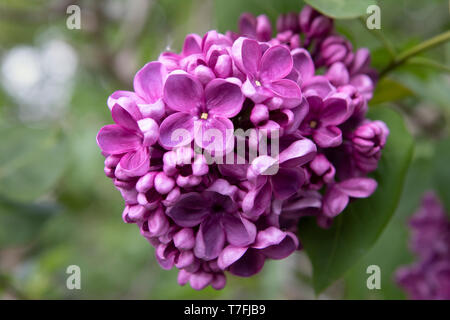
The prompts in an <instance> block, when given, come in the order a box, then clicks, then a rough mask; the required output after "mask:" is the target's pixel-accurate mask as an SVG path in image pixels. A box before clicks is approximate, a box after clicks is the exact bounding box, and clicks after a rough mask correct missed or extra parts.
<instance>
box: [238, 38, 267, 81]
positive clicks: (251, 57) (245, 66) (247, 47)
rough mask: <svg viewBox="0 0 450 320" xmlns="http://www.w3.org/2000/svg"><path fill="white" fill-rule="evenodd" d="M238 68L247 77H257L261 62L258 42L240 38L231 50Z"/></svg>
mask: <svg viewBox="0 0 450 320" xmlns="http://www.w3.org/2000/svg"><path fill="white" fill-rule="evenodd" d="M231 52H232V56H233V60H234V62H235V64H236V66H237V67H238V68H239V69H240V70H241V71H242V72H243V73H244V74H246V75H249V76H251V77H253V78H254V77H256V75H257V73H258V69H259V62H260V60H261V49H260V47H259V44H258V41H256V40H252V39H248V38H244V37H240V38H238V39H237V40H236V41H235V42H234V43H233V47H232V48H231Z"/></svg>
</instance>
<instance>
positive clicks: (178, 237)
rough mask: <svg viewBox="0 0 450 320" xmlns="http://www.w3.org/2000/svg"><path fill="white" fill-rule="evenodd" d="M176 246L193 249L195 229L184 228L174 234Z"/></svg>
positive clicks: (182, 248)
mask: <svg viewBox="0 0 450 320" xmlns="http://www.w3.org/2000/svg"><path fill="white" fill-rule="evenodd" d="M173 243H174V245H175V247H177V248H178V249H181V250H191V249H192V248H194V245H195V236H194V231H193V230H192V229H191V228H183V229H181V230H180V231H178V232H177V233H176V234H175V235H174V236H173Z"/></svg>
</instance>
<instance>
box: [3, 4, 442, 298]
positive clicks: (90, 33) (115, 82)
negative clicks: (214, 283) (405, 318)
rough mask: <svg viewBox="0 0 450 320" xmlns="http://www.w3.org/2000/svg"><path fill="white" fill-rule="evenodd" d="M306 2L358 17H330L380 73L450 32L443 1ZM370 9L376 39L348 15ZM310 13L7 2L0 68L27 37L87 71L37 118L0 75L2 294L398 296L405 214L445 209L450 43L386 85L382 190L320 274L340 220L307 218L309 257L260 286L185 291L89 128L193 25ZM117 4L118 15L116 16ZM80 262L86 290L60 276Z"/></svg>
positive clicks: (274, 269)
mask: <svg viewBox="0 0 450 320" xmlns="http://www.w3.org/2000/svg"><path fill="white" fill-rule="evenodd" d="M132 2H135V4H134V6H133V4H132ZM136 2H137V3H138V4H139V3H141V4H142V5H143V6H144V8H145V10H141V11H143V12H139V10H136V8H138V9H139V6H138V7H136V6H137V5H136ZM307 2H308V3H311V4H313V5H317V6H318V9H319V10H321V11H323V12H324V13H327V14H330V15H333V16H335V17H338V18H352V19H339V20H336V27H337V30H338V31H339V32H341V33H343V34H345V35H346V36H347V37H348V38H349V39H350V40H351V41H352V43H353V45H354V47H355V48H358V47H363V46H365V47H368V48H369V49H370V50H371V51H372V61H373V65H374V66H375V67H376V68H377V69H378V70H382V69H383V68H384V67H386V66H387V65H388V64H389V62H390V61H391V60H392V59H393V58H395V56H396V55H398V54H399V53H401V52H404V51H405V50H408V49H410V48H413V47H414V46H415V45H417V44H418V43H420V42H421V41H423V40H425V39H428V38H431V37H432V36H434V35H436V34H439V33H442V32H445V31H448V30H449V29H450V19H449V14H450V13H449V3H448V1H446V0H441V1H439V0H431V1H415V0H397V1H388V0H380V1H371V0H365V1H358V6H354V5H353V4H352V3H354V2H355V1H349V0H333V1H317V2H316V1H307ZM374 2H376V3H378V5H379V6H380V7H381V24H382V28H381V30H380V31H375V32H373V31H370V30H368V29H367V28H366V27H365V25H364V22H363V23H362V21H361V20H360V19H358V18H353V17H355V16H359V15H361V14H364V13H365V8H366V7H367V5H368V4H371V3H374ZM74 3H75V4H78V5H79V6H80V7H81V11H82V29H81V30H68V29H67V28H66V18H67V15H66V12H65V10H66V8H67V6H68V5H69V4H74ZM361 3H364V6H361V7H359V5H360V4H361ZM302 6H303V3H302V2H301V1H291V0H284V1H280V0H264V1H257V0H245V1H242V0H154V1H145V0H142V1H135V0H131V1H114V0H109V1H106V0H103V1H44V0H37V1H26V0H3V1H1V2H0V61H1V60H2V59H3V58H4V57H5V56H6V54H7V53H8V52H9V50H11V49H12V48H15V47H17V46H23V45H27V46H32V47H35V48H39V47H40V46H42V39H43V37H44V38H45V36H47V37H48V34H50V35H52V36H55V37H58V38H59V39H62V40H63V41H65V42H67V43H69V44H70V45H71V46H72V48H73V49H74V50H75V52H76V54H77V57H78V68H77V71H76V75H75V78H74V79H73V86H74V87H73V91H72V93H71V98H70V101H69V103H67V105H66V106H64V109H63V110H64V111H63V112H62V113H61V114H59V115H58V116H57V117H56V118H51V119H43V120H40V121H34V122H30V121H23V119H22V118H21V117H20V116H19V111H18V110H19V108H20V107H21V106H20V102H18V101H17V100H16V99H15V98H14V95H13V94H11V92H8V91H7V89H6V86H5V84H4V83H3V85H2V83H1V82H0V298H24V299H79V298H87V299H90V298H100V299H107V298H121V299H182V298H183V299H191V298H192V299H200V298H203V299H205V298H206V299H208V298H220V299H227V298H230V299H241V298H242V299H314V298H349V299H399V298H404V294H403V293H402V292H401V291H400V290H399V288H398V287H396V285H395V283H394V282H393V281H392V276H393V272H394V271H395V269H396V268H397V267H398V266H399V265H402V264H408V263H410V262H411V261H412V260H413V257H412V256H411V254H410V253H409V251H408V247H407V240H408V230H407V229H406V222H407V219H408V217H409V216H410V215H411V214H412V213H413V212H414V211H415V209H416V208H417V205H418V203H419V201H420V197H421V195H422V193H423V191H425V190H428V189H430V188H434V189H436V190H437V192H438V193H439V194H440V196H441V197H442V200H443V201H444V203H445V204H446V206H447V209H448V211H450V193H449V188H448V184H449V183H450V171H449V169H448V168H450V166H449V165H448V164H449V163H450V140H448V134H449V123H450V122H449V120H450V90H449V88H450V77H449V70H450V66H449V62H450V45H449V43H447V44H444V45H441V46H439V47H436V48H433V49H431V50H428V51H426V52H424V53H422V54H420V55H419V56H417V57H414V58H413V59H410V60H409V61H408V62H407V63H405V64H404V65H402V66H401V67H398V68H396V69H395V70H393V71H392V72H390V73H389V74H388V75H387V76H386V77H384V78H383V79H382V80H381V81H380V83H379V85H378V88H377V91H376V94H375V97H374V99H373V100H372V102H371V103H370V108H371V111H370V112H371V113H370V114H371V116H372V117H373V118H374V119H375V118H377V119H378V118H380V119H383V120H385V121H386V122H387V123H388V124H389V125H390V126H391V133H392V136H391V138H390V142H389V143H390V144H389V146H388V148H387V150H386V153H385V154H384V155H383V160H382V163H381V165H380V170H378V171H377V172H376V173H375V174H374V176H375V177H376V179H377V180H379V182H380V189H379V190H378V191H377V194H376V195H375V196H374V198H373V199H369V200H363V201H361V202H360V203H359V204H356V205H355V206H352V207H351V208H349V209H348V210H347V211H346V212H344V214H343V216H342V218H340V220H339V221H341V220H342V223H343V224H344V225H345V223H347V225H346V226H345V228H344V229H343V230H344V233H341V236H340V239H339V248H340V249H337V251H336V252H337V253H336V254H335V253H334V254H333V255H334V256H333V257H332V259H331V258H330V259H328V260H330V261H331V260H332V261H331V262H330V261H328V262H326V264H327V267H326V268H324V263H323V262H322V261H324V259H327V258H329V253H330V250H331V251H333V252H334V251H335V248H330V245H331V246H332V247H334V246H333V245H332V244H333V243H332V242H333V241H334V240H333V239H336V238H335V237H336V236H335V234H334V233H330V232H334V231H333V230H334V229H333V230H331V231H329V232H328V233H325V232H323V231H321V230H318V229H317V228H314V226H313V225H312V224H311V223H310V222H306V223H305V224H304V225H302V226H301V230H303V233H300V238H301V239H302V241H303V242H304V244H305V248H306V252H307V253H308V255H309V257H308V256H307V255H306V254H305V253H301V254H296V255H293V256H291V257H290V258H289V259H286V260H285V261H273V262H269V263H267V264H266V266H265V268H264V269H263V271H262V272H261V273H260V274H259V275H257V276H255V277H252V278H250V279H241V278H234V277H231V276H230V277H229V282H228V284H227V287H226V288H225V289H224V290H222V291H215V290H213V289H211V288H208V289H206V290H204V291H201V292H196V291H194V290H192V289H191V288H190V287H188V286H186V287H179V286H178V284H177V283H176V274H177V273H176V271H175V270H171V271H164V270H162V269H161V268H160V267H159V266H158V265H157V263H156V261H155V259H154V257H153V249H152V248H151V246H150V245H149V244H148V243H147V242H146V240H145V239H144V238H142V237H141V236H140V234H139V231H138V229H137V227H136V226H134V225H126V224H124V223H123V222H122V219H121V212H122V207H123V203H122V200H121V197H120V194H119V192H118V191H116V190H115V189H114V187H113V185H112V183H111V182H110V180H109V179H107V178H106V177H105V176H104V174H103V157H102V156H101V154H100V151H99V149H98V147H97V145H96V142H95V136H96V133H97V131H98V130H99V128H100V127H101V126H103V125H105V124H107V123H110V122H111V118H110V113H109V110H108V108H107V106H106V99H107V97H108V96H109V94H111V93H112V92H113V91H115V90H119V89H122V90H127V89H130V88H131V84H132V75H133V74H134V72H135V71H136V70H137V69H138V68H139V67H140V66H142V65H144V64H145V62H147V61H150V60H154V59H156V58H157V56H158V54H159V52H161V51H162V50H164V49H165V48H166V47H167V46H170V47H172V48H173V49H174V50H179V49H180V47H181V45H182V41H183V38H184V36H185V35H186V34H187V33H199V34H202V33H204V32H206V31H207V30H209V29H211V28H217V29H218V30H219V31H221V32H225V31H226V30H235V31H236V29H237V20H238V17H239V15H240V14H241V13H242V12H245V11H247V12H253V13H255V14H261V13H265V14H267V15H268V16H269V17H270V18H271V20H272V22H273V23H275V19H276V16H277V15H278V14H280V13H283V12H289V11H297V12H298V11H299V10H300V9H301V8H302ZM346 6H347V7H346ZM348 6H351V10H349V9H348ZM111 8H116V9H114V10H116V14H115V15H114V14H110V13H108V12H110V11H111ZM117 8H119V9H117ZM133 8H134V11H133ZM108 10H109V11H108ZM361 10H362V11H361ZM117 12H118V14H117ZM414 145H415V146H414ZM410 163H411V166H410ZM404 176H406V180H404V179H403V178H404ZM398 200H400V202H399V205H398V207H397V204H398V203H397V202H398ZM345 214H347V215H345ZM391 216H392V218H391ZM352 217H353V218H352ZM360 218H361V219H360ZM352 221H353V222H352ZM311 262H312V263H311ZM72 264H75V265H78V266H80V267H81V272H82V289H81V290H68V289H67V288H66V277H67V274H66V273H65V271H66V268H67V266H69V265H72ZM371 264H377V265H379V266H380V267H381V270H382V289H381V290H376V291H370V290H368V289H367V287H366V279H367V274H366V268H367V266H368V265H371ZM312 266H314V270H313V269H312ZM313 288H315V289H316V290H315V291H314V289H313ZM327 288H328V289H327Z"/></svg>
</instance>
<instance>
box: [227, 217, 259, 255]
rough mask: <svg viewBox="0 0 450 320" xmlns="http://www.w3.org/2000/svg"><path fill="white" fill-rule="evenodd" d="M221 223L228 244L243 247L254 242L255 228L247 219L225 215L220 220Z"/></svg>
mask: <svg viewBox="0 0 450 320" xmlns="http://www.w3.org/2000/svg"><path fill="white" fill-rule="evenodd" d="M222 223H223V226H224V228H225V233H226V236H227V241H228V242H229V243H230V244H232V245H234V246H239V247H244V246H248V245H250V244H251V243H252V242H253V241H255V237H256V227H255V225H254V224H253V223H251V222H250V221H248V220H247V219H244V218H241V217H239V216H235V215H231V214H227V215H225V216H224V217H223V218H222Z"/></svg>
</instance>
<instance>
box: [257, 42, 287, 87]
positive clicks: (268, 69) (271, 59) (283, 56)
mask: <svg viewBox="0 0 450 320" xmlns="http://www.w3.org/2000/svg"><path fill="white" fill-rule="evenodd" d="M292 66H293V62H292V56H291V53H290V52H289V49H287V48H286V47H284V46H281V45H276V46H273V47H270V48H269V49H267V50H266V52H264V54H263V56H262V58H261V66H260V77H261V80H263V81H268V82H271V81H274V80H278V79H282V78H284V77H285V76H287V75H288V74H289V73H290V72H291V70H292Z"/></svg>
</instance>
